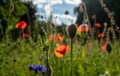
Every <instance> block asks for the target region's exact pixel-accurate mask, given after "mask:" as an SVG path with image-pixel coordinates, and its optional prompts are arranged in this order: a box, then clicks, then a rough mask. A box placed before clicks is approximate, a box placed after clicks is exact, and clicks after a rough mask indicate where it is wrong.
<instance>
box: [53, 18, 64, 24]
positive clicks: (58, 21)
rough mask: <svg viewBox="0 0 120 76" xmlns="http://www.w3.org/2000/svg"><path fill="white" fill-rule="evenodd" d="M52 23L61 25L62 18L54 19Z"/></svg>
mask: <svg viewBox="0 0 120 76" xmlns="http://www.w3.org/2000/svg"><path fill="white" fill-rule="evenodd" d="M52 23H53V24H55V25H61V24H62V22H61V21H60V18H53V20H52Z"/></svg>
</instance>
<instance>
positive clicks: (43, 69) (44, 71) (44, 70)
mask: <svg viewBox="0 0 120 76" xmlns="http://www.w3.org/2000/svg"><path fill="white" fill-rule="evenodd" d="M39 70H40V71H41V72H42V73H43V74H45V73H46V69H45V67H44V66H43V65H40V69H39Z"/></svg>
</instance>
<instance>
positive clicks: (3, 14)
mask: <svg viewBox="0 0 120 76" xmlns="http://www.w3.org/2000/svg"><path fill="white" fill-rule="evenodd" d="M26 10H27V8H26V6H25V5H24V4H23V2H21V1H20V0H14V1H13V0H0V20H1V26H2V27H3V34H5V30H6V28H8V30H12V29H14V28H15V24H16V23H17V22H18V21H19V20H20V17H21V16H22V15H23V14H25V13H26Z"/></svg>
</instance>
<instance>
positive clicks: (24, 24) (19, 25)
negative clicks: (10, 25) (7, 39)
mask: <svg viewBox="0 0 120 76" xmlns="http://www.w3.org/2000/svg"><path fill="white" fill-rule="evenodd" d="M26 27H27V23H26V22H25V21H20V22H18V23H17V24H16V28H17V29H21V30H24V29H25V28H26Z"/></svg>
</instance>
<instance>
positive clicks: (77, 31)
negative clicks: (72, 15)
mask: <svg viewBox="0 0 120 76" xmlns="http://www.w3.org/2000/svg"><path fill="white" fill-rule="evenodd" d="M86 1H88V0H85V1H84V0H83V1H82V3H80V5H79V8H78V9H76V11H78V12H79V13H80V15H82V16H81V19H82V20H81V22H82V23H80V24H79V23H77V21H76V23H73V22H72V21H71V23H70V24H69V25H67V24H61V25H56V24H54V22H53V21H52V20H53V16H52V14H50V16H49V17H48V19H46V20H45V21H44V20H39V18H41V19H43V18H44V16H43V15H36V14H35V13H36V9H35V5H33V3H32V2H31V1H29V0H28V1H27V0H26V1H21V0H18V1H17V0H1V1H0V2H1V3H0V12H1V13H0V76H120V29H119V21H117V20H116V18H114V16H113V15H112V14H111V10H110V9H109V7H108V6H107V4H106V3H105V2H104V1H105V0H97V1H98V5H99V6H100V8H101V9H102V10H103V11H104V14H106V16H107V18H108V20H105V21H102V20H103V18H102V19H101V20H100V21H99V20H98V19H99V16H97V14H96V15H95V14H94V15H92V16H91V15H89V14H90V13H89V12H92V11H89V9H88V8H87V7H88V6H87V2H86ZM111 1H112V0H111ZM88 3H89V1H88ZM91 7H92V6H91ZM96 7H97V6H96ZM76 8H77V7H76ZM96 10H97V9H96ZM64 14H65V15H68V14H69V11H66V13H64ZM77 17H78V19H77V20H79V18H80V17H79V16H77ZM103 17H104V16H103ZM105 18H106V17H105ZM105 18H104V19H105ZM55 19H56V18H55ZM101 21H102V22H101Z"/></svg>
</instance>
